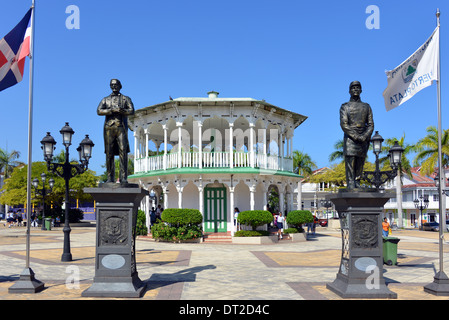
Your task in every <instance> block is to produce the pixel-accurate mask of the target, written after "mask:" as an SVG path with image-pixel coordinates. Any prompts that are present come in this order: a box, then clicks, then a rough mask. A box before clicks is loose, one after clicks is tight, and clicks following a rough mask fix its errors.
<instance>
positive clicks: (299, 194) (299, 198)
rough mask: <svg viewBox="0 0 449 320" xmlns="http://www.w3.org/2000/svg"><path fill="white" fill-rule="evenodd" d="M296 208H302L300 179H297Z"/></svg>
mask: <svg viewBox="0 0 449 320" xmlns="http://www.w3.org/2000/svg"><path fill="white" fill-rule="evenodd" d="M296 201H297V202H298V203H297V208H296V210H302V181H298V193H297V195H296Z"/></svg>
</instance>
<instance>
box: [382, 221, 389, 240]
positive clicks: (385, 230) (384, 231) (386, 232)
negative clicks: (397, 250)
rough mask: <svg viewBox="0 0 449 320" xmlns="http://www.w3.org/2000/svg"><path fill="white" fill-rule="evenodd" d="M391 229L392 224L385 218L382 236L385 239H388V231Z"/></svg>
mask: <svg viewBox="0 0 449 320" xmlns="http://www.w3.org/2000/svg"><path fill="white" fill-rule="evenodd" d="M389 229H390V224H389V223H388V220H387V218H386V217H385V218H384V221H383V222H382V235H383V236H384V237H388V230H389Z"/></svg>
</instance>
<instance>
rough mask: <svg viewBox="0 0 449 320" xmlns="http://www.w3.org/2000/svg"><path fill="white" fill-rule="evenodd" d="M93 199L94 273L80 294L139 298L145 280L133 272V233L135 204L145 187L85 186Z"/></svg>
mask: <svg viewBox="0 0 449 320" xmlns="http://www.w3.org/2000/svg"><path fill="white" fill-rule="evenodd" d="M84 192H87V193H90V194H91V195H92V197H93V198H94V200H95V201H96V208H97V232H96V253H95V277H94V282H93V284H92V286H91V287H89V288H88V289H86V290H85V291H83V292H82V296H83V297H115V298H139V297H141V296H143V294H144V293H145V283H143V282H142V281H141V280H140V279H139V277H138V274H137V267H136V255H135V237H136V221H137V208H138V206H139V204H140V201H141V200H142V198H143V197H144V196H145V195H146V194H147V191H145V190H144V189H141V188H140V187H138V185H134V184H133V185H131V184H130V185H128V187H120V185H118V184H108V185H103V187H100V188H86V189H84Z"/></svg>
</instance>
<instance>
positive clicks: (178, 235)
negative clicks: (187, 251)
mask: <svg viewBox="0 0 449 320" xmlns="http://www.w3.org/2000/svg"><path fill="white" fill-rule="evenodd" d="M161 219H162V221H161V220H158V222H157V223H156V224H154V225H153V226H152V227H151V234H152V236H153V238H154V239H163V240H168V241H183V240H190V239H198V238H200V237H202V235H203V230H202V227H201V223H202V222H203V216H202V215H201V212H200V211H199V210H197V209H175V208H168V209H165V210H164V211H162V214H161Z"/></svg>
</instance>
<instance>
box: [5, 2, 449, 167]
mask: <svg viewBox="0 0 449 320" xmlns="http://www.w3.org/2000/svg"><path fill="white" fill-rule="evenodd" d="M4 2H7V3H3V6H2V11H1V12H0V37H3V36H4V35H6V34H7V33H8V32H9V31H10V30H11V29H12V28H13V27H14V26H15V25H16V24H17V23H18V22H19V21H20V19H21V18H22V17H23V16H24V15H25V13H26V11H27V10H28V8H29V7H30V5H31V0H15V1H4ZM69 5H76V6H77V7H78V8H79V12H80V28H79V29H68V28H67V27H66V19H67V18H68V17H69V16H70V14H68V13H66V8H67V6H69ZM369 5H376V6H377V7H378V8H379V22H380V25H379V29H371V30H370V29H368V28H367V27H366V24H365V22H366V20H367V19H368V18H369V17H370V15H371V14H370V13H366V8H367V7H368V6H369ZM437 8H439V9H440V11H441V28H442V29H441V57H442V58H441V60H442V64H441V72H442V82H441V84H442V116H443V128H444V129H447V128H448V124H449V121H448V120H449V118H448V113H447V108H446V105H447V103H446V101H447V100H446V94H445V93H446V92H449V90H448V83H449V80H448V81H446V78H445V75H446V74H448V72H447V68H448V64H447V63H446V61H447V59H446V57H447V56H448V52H449V51H448V49H449V43H448V41H447V39H448V36H447V35H448V33H447V32H446V30H447V28H446V26H449V2H447V1H443V0H439V1H436V0H426V1H421V0H419V1H418V0H408V1H403V0H396V1H381V0H342V1H330V0H329V1H323V0H321V1H318V0H317V1H303V0H276V1H274V0H238V1H236V0H227V1H210V0H209V1H205V0H191V1H179V0H178V1H175V0H164V1H153V0H129V1H119V0H109V1H106V0H95V1H87V0H68V1H67V0H36V22H35V23H36V25H35V27H36V28H35V78H34V116H33V161H42V159H43V157H42V151H41V148H40V140H41V139H42V138H43V137H44V136H45V134H46V132H47V131H50V132H51V133H52V135H53V137H54V138H55V139H56V140H57V141H58V144H57V145H56V146H57V149H56V152H59V151H60V150H61V147H62V144H61V136H60V134H59V130H60V129H61V128H62V127H63V125H64V123H65V122H66V121H69V122H70V125H71V127H72V128H73V129H74V131H75V136H74V138H73V141H74V146H72V147H71V156H73V157H76V151H75V148H76V146H77V145H78V143H79V142H80V141H81V140H82V139H83V138H84V135H85V134H89V135H90V137H91V139H92V140H93V141H94V143H95V144H96V145H95V147H94V152H93V157H92V159H91V166H90V167H91V169H93V170H94V171H96V172H97V174H101V173H102V172H103V171H104V169H103V168H101V165H103V164H104V160H105V157H104V153H103V151H104V148H103V129H102V128H103V121H104V119H103V118H102V117H99V116H97V114H96V108H97V106H98V103H99V101H100V100H101V99H102V98H103V97H104V96H106V95H108V94H109V93H110V89H109V80H110V79H111V78H118V79H120V80H121V82H122V84H123V89H122V93H123V94H125V95H128V96H130V97H131V98H132V100H133V102H134V106H135V108H136V109H140V108H143V107H146V106H149V105H153V104H157V103H161V102H165V101H167V100H168V98H169V96H172V97H173V98H178V97H206V96H207V94H206V93H207V92H208V91H210V90H215V91H218V92H220V97H251V98H254V99H265V100H266V101H267V102H269V103H272V104H274V105H277V106H279V107H282V108H285V109H288V110H291V111H294V112H297V113H300V114H303V115H305V116H307V117H308V119H307V120H306V121H305V122H304V123H303V124H302V125H301V126H299V127H298V128H297V129H296V131H295V139H294V143H293V148H294V149H296V150H300V151H303V152H306V153H308V154H309V155H310V156H311V157H312V159H313V160H314V161H315V162H316V163H317V165H318V166H319V167H323V166H328V165H329V161H328V157H329V154H330V153H332V152H333V151H334V148H333V145H334V143H335V142H336V141H337V140H338V139H341V138H342V136H343V133H342V131H341V128H340V126H339V113H338V112H339V108H340V106H341V104H342V103H344V102H346V101H348V99H349V94H348V86H349V83H350V82H351V81H353V80H359V81H360V82H361V83H362V87H363V93H362V100H363V101H365V102H368V103H369V104H370V105H371V107H372V109H373V113H374V123H375V130H378V131H379V133H380V134H381V135H382V136H383V137H384V138H385V139H386V138H392V137H401V136H402V135H403V134H405V137H406V142H408V143H414V142H416V141H417V140H418V139H420V138H421V137H423V136H425V135H426V128H427V127H428V126H430V125H434V126H436V125H437V99H436V85H432V86H431V87H428V88H426V89H424V90H422V91H421V92H419V93H418V94H417V95H416V96H414V97H413V98H412V99H411V100H409V101H407V102H406V103H405V104H403V105H401V106H400V107H399V108H396V109H394V110H392V111H390V112H386V110H385V106H384V101H383V97H382V92H383V90H384V89H385V87H386V85H387V78H386V76H385V70H387V69H393V68H395V67H396V66H398V65H399V64H400V63H401V62H403V61H404V60H405V59H406V58H407V57H408V56H409V55H411V54H412V53H413V52H414V51H415V50H416V49H417V48H418V47H419V46H421V45H422V44H423V43H424V42H425V41H426V40H427V38H428V37H429V36H430V35H431V33H432V31H433V30H434V29H435V26H436V18H435V12H436V9H437ZM28 63H29V62H27V63H26V65H25V70H26V71H25V75H24V80H23V81H22V82H21V83H19V84H18V85H16V86H14V87H11V88H9V89H6V90H4V91H2V92H0V108H1V110H2V113H1V115H2V116H1V125H0V147H2V148H8V150H13V149H14V150H18V151H20V152H21V160H22V161H24V162H26V161H27V148H28V132H27V129H28V83H29V74H28ZM448 79H449V78H448ZM129 140H130V143H131V150H133V143H134V141H133V137H132V132H130V133H129ZM410 160H412V159H410Z"/></svg>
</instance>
